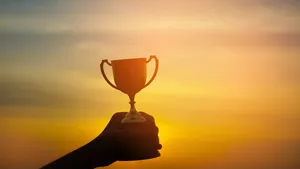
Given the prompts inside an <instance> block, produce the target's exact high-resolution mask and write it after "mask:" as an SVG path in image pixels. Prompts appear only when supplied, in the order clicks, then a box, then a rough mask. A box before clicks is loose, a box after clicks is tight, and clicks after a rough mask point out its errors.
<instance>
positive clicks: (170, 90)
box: [0, 0, 300, 169]
mask: <svg viewBox="0 0 300 169" xmlns="http://www.w3.org/2000/svg"><path fill="white" fill-rule="evenodd" d="M299 28H300V1H297V0H272V1H271V0H261V1H258V0H249V1H246V0H226V1H221V0H219V1H217V0H211V1H201V0H198V1H196V0H182V1H179V0H178V1H176V0H172V1H171V0H160V1H158V0H151V1H150V0H119V1H117V0H109V1H100V0H99V1H94V0H82V1H80V0H1V1H0V135H1V136H0V152H1V153H0V168H1V169H20V168H22V169H33V168H39V167H41V166H43V165H44V164H46V163H49V162H50V161H52V160H54V159H56V158H58V157H60V156H62V155H64V154H66V153H68V152H70V151H72V150H74V149H76V148H78V147H80V146H82V145H84V144H86V143H87V142H89V141H91V140H92V139H93V138H95V137H96V136H97V135H98V134H100V133H101V131H102V130H103V128H104V127H105V125H106V124H107V122H108V121H109V119H110V117H111V116H112V115H113V113H114V112H117V111H128V110H129V104H128V102H129V100H128V98H127V96H126V95H125V94H123V93H121V92H119V91H117V90H115V89H113V88H111V87H110V86H109V85H108V84H107V83H106V82H105V81H104V80H103V78H102V76H101V73H100V70H99V63H100V62H101V60H102V59H108V60H114V59H124V58H136V57H146V58H148V57H149V56H150V55H157V57H158V58H159V60H160V67H159V71H158V75H157V77H156V79H155V80H154V81H153V83H152V84H151V85H150V86H149V87H147V88H145V89H144V90H142V91H141V92H140V93H139V94H138V95H137V97H136V102H137V103H136V108H137V109H138V110H142V111H145V112H147V113H149V114H151V115H153V116H154V117H155V119H156V122H157V125H158V127H159V128H160V134H159V136H160V138H161V143H162V144H163V149H162V150H161V154H162V156H161V157H160V158H157V159H153V160H148V161H141V162H117V163H115V164H113V165H111V166H109V167H107V168H108V169H117V168H124V169H125V168H128V169H140V168H143V169H168V168H172V169H200V168H203V169H227V168H228V169H267V168H279V169H296V168H300V162H299V159H300V135H299V134H298V133H300V123H299V122H300V29H299ZM153 69H154V63H149V67H148V78H149V77H151V75H152V72H153ZM106 72H108V74H109V75H110V76H109V77H110V79H113V77H112V76H111V75H112V74H111V73H109V72H111V68H110V67H106Z"/></svg>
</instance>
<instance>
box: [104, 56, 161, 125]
mask: <svg viewBox="0 0 300 169" xmlns="http://www.w3.org/2000/svg"><path fill="white" fill-rule="evenodd" d="M152 59H154V60H155V70H154V73H153V75H152V77H151V79H150V80H149V81H148V82H147V83H146V80H147V63H149V62H150V61H151V60H152ZM104 63H106V64H108V65H109V66H111V67H112V70H113V76H114V81H115V84H116V85H114V84H113V83H111V82H110V81H109V80H108V78H107V76H106V74H105V72H104ZM100 69H101V73H102V76H103V78H104V79H105V81H106V82H107V83H108V84H109V85H110V86H111V87H113V88H115V89H117V90H120V91H121V92H123V93H125V94H127V95H128V96H129V99H130V102H129V104H130V110H129V112H128V113H127V114H126V116H125V117H124V119H122V123H139V122H145V121H146V118H144V117H143V116H142V115H141V113H139V112H138V111H137V110H136V109H135V106H134V104H135V101H134V97H135V95H136V94H137V93H138V92H139V91H141V90H142V89H143V88H145V87H147V86H148V85H149V84H150V83H151V82H152V81H153V80H154V78H155V76H156V74H157V70H158V59H157V57H156V56H155V55H151V56H150V58H149V59H148V60H146V58H133V59H121V60H112V61H111V63H110V62H109V61H108V60H107V59H105V60H102V62H101V64H100Z"/></svg>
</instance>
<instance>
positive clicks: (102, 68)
mask: <svg viewBox="0 0 300 169" xmlns="http://www.w3.org/2000/svg"><path fill="white" fill-rule="evenodd" d="M104 63H107V64H108V65H109V66H111V63H109V62H108V60H107V59H105V60H102V62H101V64H100V69H101V73H102V76H103V78H104V79H105V81H106V82H107V83H108V84H109V85H110V86H111V87H113V88H115V89H117V90H119V89H118V88H117V86H115V85H114V84H112V83H111V82H110V81H109V80H108V78H107V76H106V74H105V71H104V67H103V66H104Z"/></svg>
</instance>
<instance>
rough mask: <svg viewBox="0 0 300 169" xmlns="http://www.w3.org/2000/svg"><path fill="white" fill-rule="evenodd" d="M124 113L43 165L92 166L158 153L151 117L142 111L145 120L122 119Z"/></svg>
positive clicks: (58, 167)
mask: <svg viewBox="0 0 300 169" xmlns="http://www.w3.org/2000/svg"><path fill="white" fill-rule="evenodd" d="M126 113H127V112H119V113H115V114H114V115H113V116H112V118H111V119H110V121H109V123H108V124H107V126H106V128H105V129H104V130H103V132H102V133H101V134H100V135H99V136H98V137H96V138H95V139H94V140H92V141H91V142H89V143H88V144H86V145H84V146H83V147H81V148H79V149H77V150H75V151H73V152H71V153H69V154H67V155H65V156H64V157H62V158H60V159H58V160H56V161H54V162H52V163H50V164H48V165H46V166H44V167H43V168H42V169H92V168H96V167H101V166H108V165H110V164H112V163H113V162H115V161H118V160H120V161H127V160H143V159H149V158H155V157H159V156H160V153H159V152H158V150H159V149H161V148H162V146H161V145H160V144H159V138H158V128H157V127H156V125H155V121H154V118H153V117H152V116H151V115H148V114H146V113H143V112H141V114H142V116H144V117H145V118H146V119H147V121H146V122H142V123H121V120H122V119H123V118H124V117H125V115H126Z"/></svg>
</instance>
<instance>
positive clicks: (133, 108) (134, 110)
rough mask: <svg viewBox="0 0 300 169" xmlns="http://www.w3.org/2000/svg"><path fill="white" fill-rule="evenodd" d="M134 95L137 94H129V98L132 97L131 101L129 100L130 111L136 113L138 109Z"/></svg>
mask: <svg viewBox="0 0 300 169" xmlns="http://www.w3.org/2000/svg"><path fill="white" fill-rule="evenodd" d="M134 97H135V94H133V95H129V99H130V102H129V104H130V111H129V112H130V113H132V114H135V113H136V112H137V111H136V109H135V106H134V104H135V101H134Z"/></svg>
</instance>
